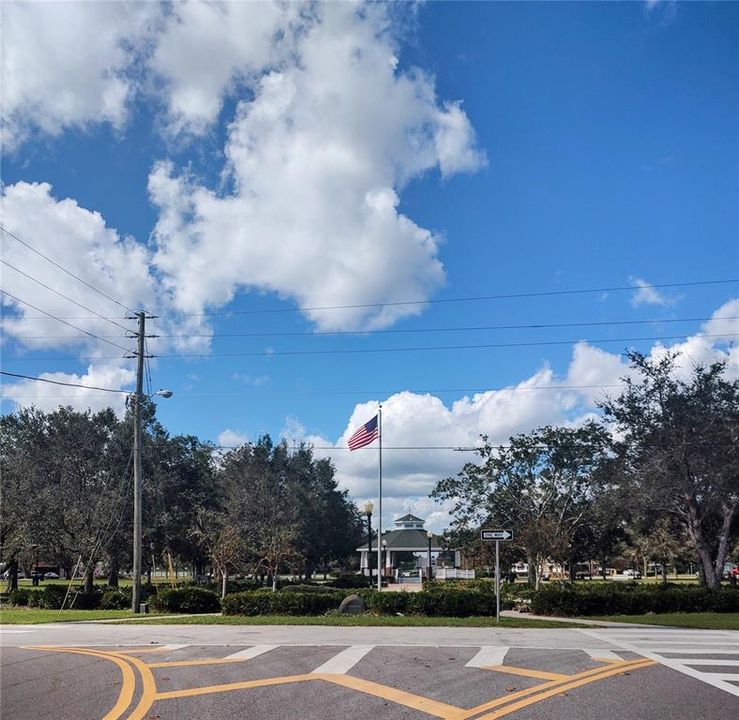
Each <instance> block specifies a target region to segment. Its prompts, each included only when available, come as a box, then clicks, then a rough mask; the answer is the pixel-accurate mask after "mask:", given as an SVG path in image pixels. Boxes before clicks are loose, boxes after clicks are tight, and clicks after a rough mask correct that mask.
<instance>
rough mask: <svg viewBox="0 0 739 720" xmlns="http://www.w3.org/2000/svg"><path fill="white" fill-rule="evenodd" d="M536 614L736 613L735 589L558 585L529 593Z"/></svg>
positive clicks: (738, 595)
mask: <svg viewBox="0 0 739 720" xmlns="http://www.w3.org/2000/svg"><path fill="white" fill-rule="evenodd" d="M531 611H532V612H534V613H537V614H539V615H563V616H566V617H568V616H575V615H585V616H587V615H643V614H645V613H669V612H739V589H737V588H721V589H719V590H709V589H707V588H704V587H700V586H697V585H693V586H684V585H645V584H636V583H619V584H615V583H588V584H577V585H571V584H560V585H548V586H546V587H542V588H539V590H537V591H536V592H534V593H532V594H531Z"/></svg>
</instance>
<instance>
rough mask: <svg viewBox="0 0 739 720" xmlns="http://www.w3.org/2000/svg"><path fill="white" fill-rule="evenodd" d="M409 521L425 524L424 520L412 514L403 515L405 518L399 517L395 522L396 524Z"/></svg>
mask: <svg viewBox="0 0 739 720" xmlns="http://www.w3.org/2000/svg"><path fill="white" fill-rule="evenodd" d="M408 521H414V522H420V523H423V518H420V517H416V516H415V515H411V514H410V513H408V514H407V515H403V517H399V518H398V519H397V520H395V522H396V523H399V522H408Z"/></svg>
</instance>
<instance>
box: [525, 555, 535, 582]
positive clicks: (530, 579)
mask: <svg viewBox="0 0 739 720" xmlns="http://www.w3.org/2000/svg"><path fill="white" fill-rule="evenodd" d="M527 560H528V564H529V569H528V583H529V585H533V586H534V587H536V585H537V582H536V581H537V572H536V563H535V562H534V558H532V557H529V558H527Z"/></svg>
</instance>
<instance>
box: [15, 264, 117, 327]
mask: <svg viewBox="0 0 739 720" xmlns="http://www.w3.org/2000/svg"><path fill="white" fill-rule="evenodd" d="M0 262H1V263H3V265H7V266H8V267H9V268H11V269H12V270H15V271H16V272H17V273H20V274H21V275H23V276H24V277H27V278H28V279H29V280H33V282H35V283H37V284H38V285H41V287H44V288H46V289H47V290H50V291H51V292H53V293H55V294H56V295H58V296H59V297H61V298H64V299H65V300H68V301H69V302H71V303H74V304H75V305H77V306H78V307H81V308H82V309H83V310H87V311H88V312H91V313H92V314H93V315H95V316H96V317H99V318H100V319H101V320H105V321H106V322H109V323H112V324H113V325H117V326H118V327H119V328H121V329H122V330H126V331H127V332H131V331H130V330H129V329H128V328H127V327H126V326H125V325H121V324H120V323H119V322H118V321H116V320H112V319H111V318H106V317H105V316H104V315H101V314H100V313H99V312H96V311H95V310H93V309H92V308H89V307H87V306H86V305H83V304H82V303H80V302H77V301H76V300H73V299H72V298H71V297H68V296H67V295H64V294H63V293H60V292H59V291H58V290H55V289H54V288H53V287H49V286H48V285H47V284H46V283H43V282H41V280H39V279H38V278H35V277H33V276H32V275H29V274H28V273H27V272H24V271H23V270H21V269H20V268H17V267H15V265H11V264H10V263H9V262H8V261H7V260H3V259H2V258H0Z"/></svg>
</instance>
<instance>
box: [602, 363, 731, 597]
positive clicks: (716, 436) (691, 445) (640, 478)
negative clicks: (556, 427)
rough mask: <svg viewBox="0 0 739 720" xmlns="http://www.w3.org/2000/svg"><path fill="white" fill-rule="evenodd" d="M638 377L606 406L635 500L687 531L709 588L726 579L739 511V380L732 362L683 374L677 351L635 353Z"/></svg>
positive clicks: (695, 369)
mask: <svg viewBox="0 0 739 720" xmlns="http://www.w3.org/2000/svg"><path fill="white" fill-rule="evenodd" d="M630 359H631V366H632V368H633V370H634V371H635V372H636V378H625V382H626V389H625V391H624V393H623V394H622V395H621V396H619V397H618V398H615V399H613V400H608V401H606V402H604V403H603V405H602V407H603V411H604V414H605V418H606V420H607V421H609V422H610V423H611V425H612V427H613V430H614V434H615V436H616V437H618V438H619V441H618V442H617V443H615V448H616V450H617V452H618V455H619V459H620V462H621V472H622V473H623V475H624V477H625V478H626V479H627V480H628V482H629V483H630V489H631V494H632V497H633V498H634V502H636V503H640V504H641V505H642V506H643V507H644V508H645V510H646V511H648V512H651V513H654V514H655V516H656V517H661V516H664V515H667V516H670V517H671V518H673V519H674V520H675V521H676V522H677V523H678V525H679V526H680V527H682V528H684V530H685V531H686V532H687V534H688V537H689V538H690V540H691V542H692V544H693V546H694V548H695V550H696V552H697V555H698V558H699V562H700V565H701V568H702V576H703V577H704V578H705V582H706V584H707V585H708V586H709V587H717V586H718V585H719V584H720V581H721V574H722V572H723V568H724V563H725V561H726V558H727V555H728V552H729V549H730V547H731V544H732V542H733V541H734V539H735V538H736V536H737V532H738V531H739V528H738V527H737V515H738V514H739V381H736V380H733V381H732V380H728V379H727V378H726V377H725V366H724V365H722V364H720V363H719V364H714V365H711V366H710V367H701V366H698V367H695V368H694V369H693V371H692V374H691V376H690V378H689V379H688V380H681V379H679V378H677V377H676V373H675V365H676V355H674V354H669V353H666V354H665V355H664V356H662V357H661V358H658V359H652V358H648V357H645V356H644V355H641V354H639V353H631V354H630Z"/></svg>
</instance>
